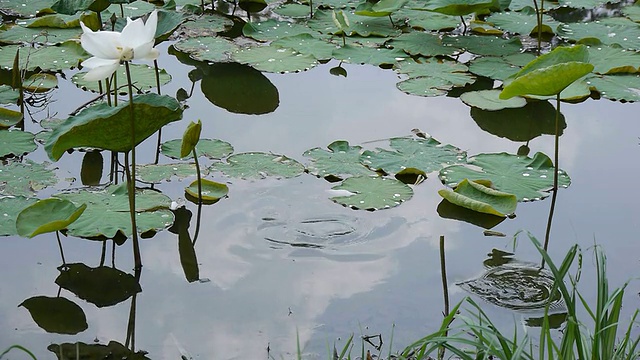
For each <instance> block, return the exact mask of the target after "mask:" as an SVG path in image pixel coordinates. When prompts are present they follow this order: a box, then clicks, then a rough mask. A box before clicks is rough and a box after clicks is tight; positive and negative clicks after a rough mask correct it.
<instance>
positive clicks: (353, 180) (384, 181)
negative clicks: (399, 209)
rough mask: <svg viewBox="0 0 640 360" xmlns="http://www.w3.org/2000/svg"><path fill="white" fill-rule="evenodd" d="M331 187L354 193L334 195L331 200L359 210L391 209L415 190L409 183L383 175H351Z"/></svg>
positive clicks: (405, 199) (409, 197)
mask: <svg viewBox="0 0 640 360" xmlns="http://www.w3.org/2000/svg"><path fill="white" fill-rule="evenodd" d="M331 189H332V190H340V191H347V192H350V193H352V195H348V196H336V197H332V198H331V200H333V201H334V202H336V203H338V204H340V205H343V206H348V207H350V208H352V209H357V210H370V211H373V210H381V209H389V208H393V207H396V206H398V205H400V204H402V203H403V202H404V201H407V200H409V199H411V197H412V196H413V190H412V189H411V187H409V186H408V185H406V184H404V183H402V182H401V181H398V180H395V179H388V178H383V177H371V176H356V177H350V178H348V179H346V180H344V181H343V182H342V183H341V184H340V185H337V186H334V187H332V188H331Z"/></svg>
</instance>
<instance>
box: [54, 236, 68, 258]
mask: <svg viewBox="0 0 640 360" xmlns="http://www.w3.org/2000/svg"><path fill="white" fill-rule="evenodd" d="M56 237H57V238H58V248H59V249H60V257H61V258H62V265H66V264H67V261H66V260H65V259H64V251H63V250H62V241H60V232H59V231H56Z"/></svg>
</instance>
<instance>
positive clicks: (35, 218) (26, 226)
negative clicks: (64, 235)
mask: <svg viewBox="0 0 640 360" xmlns="http://www.w3.org/2000/svg"><path fill="white" fill-rule="evenodd" d="M86 208H87V205H85V204H82V205H80V206H75V204H73V203H72V202H71V201H67V200H61V199H56V198H49V199H44V200H39V201H38V202H36V203H35V204H33V205H30V206H29V207H27V208H25V209H24V210H22V211H21V212H20V214H18V219H17V220H16V229H17V230H18V235H20V236H26V237H29V238H32V237H34V236H36V235H40V234H45V233H48V232H54V231H60V230H64V229H66V228H67V226H68V225H69V224H71V223H72V222H74V221H76V220H77V219H78V218H79V217H80V215H82V213H83V212H84V210H85V209H86Z"/></svg>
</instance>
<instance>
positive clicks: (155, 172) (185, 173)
mask: <svg viewBox="0 0 640 360" xmlns="http://www.w3.org/2000/svg"><path fill="white" fill-rule="evenodd" d="M200 172H201V173H202V175H206V174H208V173H209V171H208V170H207V169H200ZM174 176H175V177H177V178H178V179H184V178H188V177H190V176H196V165H195V164H194V163H189V164H187V163H176V164H147V165H142V166H138V167H136V177H137V178H138V180H140V181H143V182H147V183H153V184H158V183H161V182H163V181H170V180H171V178H172V177H174Z"/></svg>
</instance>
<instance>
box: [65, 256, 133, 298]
mask: <svg viewBox="0 0 640 360" xmlns="http://www.w3.org/2000/svg"><path fill="white" fill-rule="evenodd" d="M58 270H59V271H60V275H58V277H57V278H56V284H58V285H59V286H60V287H62V288H63V289H66V290H69V291H70V292H72V293H74V294H75V295H76V296H77V297H79V298H80V299H82V300H85V301H86V302H89V303H91V304H93V305H95V306H97V307H99V308H102V307H106V306H112V305H116V304H119V303H121V302H123V301H125V300H127V299H128V298H130V297H131V296H133V294H136V293H139V292H140V291H142V288H141V287H140V284H139V283H138V280H136V278H135V277H133V275H131V274H127V273H125V272H123V271H120V270H118V269H116V268H112V267H108V266H99V267H96V268H91V267H88V266H87V265H85V264H82V263H75V264H65V265H63V266H60V267H59V268H58Z"/></svg>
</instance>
